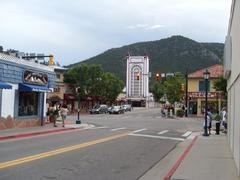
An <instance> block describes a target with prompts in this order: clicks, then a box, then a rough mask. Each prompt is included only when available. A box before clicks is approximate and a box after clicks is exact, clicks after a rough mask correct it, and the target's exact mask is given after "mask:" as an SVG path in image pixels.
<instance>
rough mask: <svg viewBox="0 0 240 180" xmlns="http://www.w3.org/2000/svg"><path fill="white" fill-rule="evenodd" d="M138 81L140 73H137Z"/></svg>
mask: <svg viewBox="0 0 240 180" xmlns="http://www.w3.org/2000/svg"><path fill="white" fill-rule="evenodd" d="M137 80H138V81H139V80H140V73H137Z"/></svg>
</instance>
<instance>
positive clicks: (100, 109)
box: [89, 104, 108, 114]
mask: <svg viewBox="0 0 240 180" xmlns="http://www.w3.org/2000/svg"><path fill="white" fill-rule="evenodd" d="M89 112H90V114H102V113H107V112H108V107H107V105H105V104H100V105H95V106H94V107H93V108H92V109H90V110H89Z"/></svg>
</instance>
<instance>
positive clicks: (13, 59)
mask: <svg viewBox="0 0 240 180" xmlns="http://www.w3.org/2000/svg"><path fill="white" fill-rule="evenodd" d="M0 60H3V61H9V62H13V63H17V64H22V65H25V66H30V67H34V68H38V69H42V70H46V71H52V72H53V71H54V69H53V68H52V67H50V66H46V65H42V64H39V63H35V62H32V61H27V60H25V59H22V58H18V57H15V56H11V55H7V54H4V53H0Z"/></svg>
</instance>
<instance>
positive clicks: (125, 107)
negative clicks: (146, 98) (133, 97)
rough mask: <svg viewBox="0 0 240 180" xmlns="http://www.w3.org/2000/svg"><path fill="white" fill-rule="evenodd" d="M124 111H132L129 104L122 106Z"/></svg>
mask: <svg viewBox="0 0 240 180" xmlns="http://www.w3.org/2000/svg"><path fill="white" fill-rule="evenodd" d="M122 107H123V109H124V111H131V110H132V106H131V105H130V104H124V105H123V106H122Z"/></svg>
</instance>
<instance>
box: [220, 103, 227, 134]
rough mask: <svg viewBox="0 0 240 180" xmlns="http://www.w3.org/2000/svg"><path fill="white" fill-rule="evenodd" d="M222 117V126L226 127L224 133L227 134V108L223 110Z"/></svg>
mask: <svg viewBox="0 0 240 180" xmlns="http://www.w3.org/2000/svg"><path fill="white" fill-rule="evenodd" d="M221 115H222V124H223V127H224V131H223V133H227V111H226V108H225V107H224V108H223V109H222V113H221Z"/></svg>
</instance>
